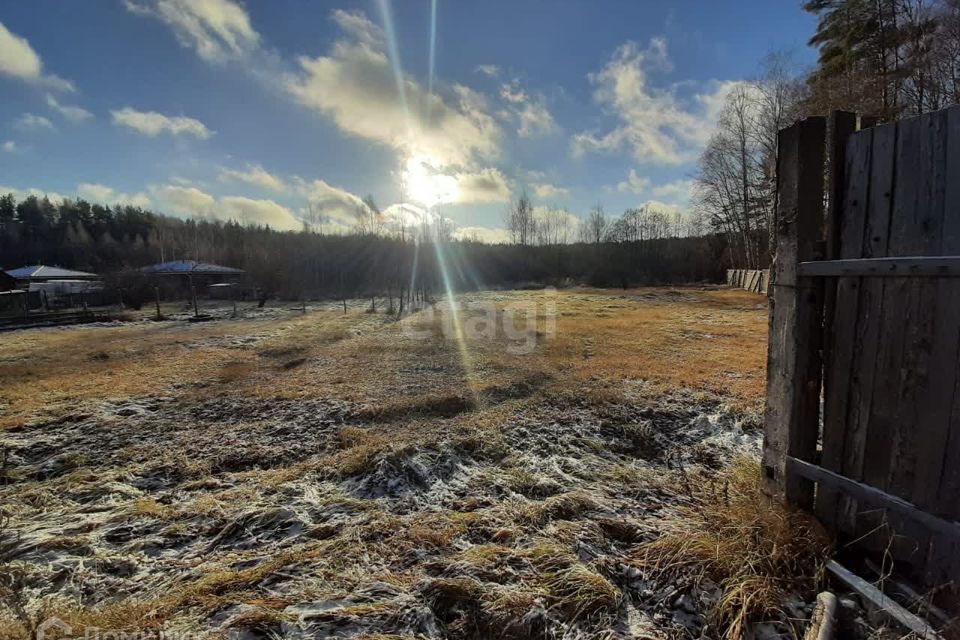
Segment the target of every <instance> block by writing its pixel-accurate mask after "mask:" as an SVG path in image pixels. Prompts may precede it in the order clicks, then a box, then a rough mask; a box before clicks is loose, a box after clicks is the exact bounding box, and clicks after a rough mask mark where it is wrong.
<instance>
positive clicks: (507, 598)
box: [0, 290, 765, 638]
mask: <svg viewBox="0 0 960 640" xmlns="http://www.w3.org/2000/svg"><path fill="white" fill-rule="evenodd" d="M530 295H536V294H531V293H510V292H506V293H505V292H500V293H496V294H476V299H477V300H486V301H491V302H493V303H494V304H498V305H502V304H505V303H507V302H509V301H511V300H515V299H518V298H520V297H522V296H530ZM557 305H558V311H559V318H558V331H557V338H556V339H555V340H554V341H553V342H544V343H543V344H540V343H538V348H537V349H536V350H535V351H534V352H533V353H531V354H526V355H516V354H511V352H509V351H508V350H507V349H506V348H505V346H506V343H505V342H504V340H503V339H501V338H497V339H493V340H486V339H483V340H475V341H471V342H470V343H469V344H468V351H469V354H470V359H469V363H466V364H465V363H464V361H463V359H462V352H461V351H460V349H459V348H458V346H457V344H456V343H454V342H451V341H448V340H446V339H445V338H443V336H442V332H440V331H439V329H437V330H434V331H430V332H427V337H426V338H419V339H417V338H413V337H411V335H410V333H409V332H407V331H404V330H403V329H404V327H403V323H417V322H427V321H426V320H423V319H421V318H419V316H416V315H415V316H410V317H408V318H405V319H404V320H402V321H401V322H396V321H394V319H393V318H388V317H386V316H383V315H378V314H369V313H365V312H364V310H363V308H362V307H360V306H358V307H356V308H351V309H350V310H349V312H348V313H347V314H343V313H342V309H339V308H336V307H331V308H329V309H325V308H316V309H312V310H310V312H308V313H307V314H302V313H300V312H299V311H289V312H288V313H286V314H284V313H280V312H274V313H273V314H272V315H271V316H270V317H268V318H264V317H247V318H241V319H236V320H230V319H222V320H220V321H218V322H215V323H206V324H204V325H203V326H196V325H190V324H187V323H176V322H174V323H167V324H149V325H138V324H137V323H131V325H129V326H124V327H121V328H116V327H98V328H87V329H83V330H80V329H77V330H73V331H70V330H57V331H56V332H48V333H44V332H42V331H31V332H24V334H23V339H22V340H20V341H19V342H18V343H17V344H16V345H6V344H5V345H0V382H2V383H3V384H2V385H0V389H3V390H4V391H3V394H4V397H3V406H4V411H5V414H6V415H5V416H4V418H3V422H0V424H2V425H3V426H4V427H6V430H5V431H2V432H0V434H2V435H0V440H2V445H3V447H4V450H5V451H6V453H5V457H4V459H5V460H6V462H5V466H4V468H3V470H2V474H3V475H2V478H3V479H2V482H0V505H2V507H0V508H2V510H3V519H2V521H0V522H2V526H0V562H2V564H3V566H2V571H0V573H2V575H3V576H4V578H3V579H4V582H3V584H2V585H0V605H2V606H0V609H2V611H0V637H4V638H8V637H9V638H28V637H32V635H33V633H34V631H35V628H36V625H37V624H38V623H39V621H41V620H43V619H44V618H45V617H47V616H49V615H56V616H58V617H59V618H61V619H62V620H64V621H65V622H67V623H68V624H70V625H71V626H73V627H74V632H75V633H76V632H77V631H81V630H84V629H91V628H100V629H111V630H116V631H131V632H132V631H144V632H148V633H151V634H158V633H159V632H161V631H164V632H191V633H198V634H202V635H210V636H222V635H223V634H226V633H227V632H232V631H239V632H242V633H244V634H248V635H249V637H261V636H271V637H277V636H284V637H287V636H293V637H329V636H349V637H367V638H373V637H391V636H394V637H396V636H402V637H411V636H421V637H431V638H463V637H468V638H470V637H473V638H488V637H504V638H535V637H568V638H574V637H625V638H626V637H664V636H677V637H680V636H683V635H686V634H699V633H701V631H704V629H706V633H707V635H708V636H709V635H711V634H714V633H715V630H716V628H715V626H714V627H711V626H709V625H711V624H712V625H716V624H718V623H717V622H716V619H715V617H712V616H714V614H713V613H712V612H713V611H714V609H715V606H716V602H717V600H718V599H719V598H726V597H728V595H727V591H724V589H725V588H726V587H725V583H724V582H723V579H722V577H717V576H713V577H709V576H705V575H704V573H703V571H702V569H700V568H698V567H692V566H690V567H684V566H681V565H678V569H677V571H676V572H673V573H670V574H668V573H666V572H664V571H663V570H662V568H661V567H659V566H655V565H653V564H647V563H645V562H642V561H641V559H642V558H645V557H646V558H649V557H650V556H649V553H650V552H649V550H650V549H653V548H657V547H651V546H650V545H657V544H660V545H666V543H665V542H663V540H664V538H663V535H664V533H665V532H666V531H667V530H668V529H669V528H668V527H667V526H666V525H665V524H664V523H666V522H671V521H674V520H671V518H675V517H676V514H677V513H682V510H683V509H684V508H687V507H689V506H690V505H694V504H697V500H699V498H698V494H697V493H696V492H695V491H694V490H693V488H691V483H693V482H695V481H696V482H701V481H703V482H707V481H708V480H709V479H710V478H719V477H721V476H719V475H718V473H719V472H718V471H717V470H718V469H722V468H724V466H725V465H726V463H727V462H728V461H729V460H731V459H732V457H733V456H734V455H735V454H738V453H743V452H744V451H746V452H748V453H750V452H755V451H757V448H758V446H759V439H760V436H759V433H758V432H757V431H756V430H755V429H754V428H752V426H751V425H753V424H755V415H756V408H757V404H758V396H757V392H756V389H757V387H758V385H759V384H760V383H762V370H760V371H758V367H762V363H763V354H762V348H763V335H762V330H763V328H764V327H765V323H764V315H763V311H762V308H759V307H758V306H757V304H756V301H755V299H754V298H753V297H751V296H750V294H746V293H745V292H720V291H713V292H712V291H697V290H689V291H683V292H679V293H670V292H659V291H656V290H650V291H641V292H635V293H631V294H630V295H628V296H611V295H608V294H606V293H601V292H591V291H574V292H561V293H560V294H559V295H558V300H557ZM606 307H609V308H610V309H609V311H604V312H603V313H597V312H598V310H600V309H603V308H606ZM442 320H443V318H442V317H441V318H439V319H437V318H435V319H434V320H432V322H441V321H442ZM638 324H642V325H643V326H644V331H643V332H642V335H636V332H634V331H633V329H631V327H636V326H638ZM704 336H710V337H709V338H705V337H704ZM587 340H589V341H590V344H591V347H590V349H589V352H586V351H585V350H584V346H583V345H584V344H585V343H586V341H587ZM725 349H726V350H728V352H729V350H736V358H735V359H732V360H731V359H730V358H724V357H723V353H724V350H725ZM53 352H56V354H57V357H54V354H53ZM91 353H98V354H99V353H104V354H106V357H105V358H103V357H98V358H96V359H93V360H91V359H90V354H91ZM38 361H43V362H48V363H49V366H47V367H45V368H40V369H31V370H30V371H31V373H30V374H29V376H27V375H26V374H24V371H26V369H27V367H31V366H32V363H36V362H38ZM687 362H689V363H691V364H690V365H689V366H686V367H684V366H680V365H679V364H678V363H681V364H682V363H687ZM26 378H29V379H30V381H31V383H32V384H34V385H35V387H34V388H35V389H47V390H51V391H50V394H51V395H50V397H48V398H46V399H44V398H43V397H39V396H38V395H37V394H36V393H35V392H34V393H30V392H29V390H27V389H25V388H24V387H23V385H22V383H23V381H24V380H25V379H26ZM731 381H732V382H731ZM8 390H9V391H8ZM694 479H696V480H694ZM718 481H719V480H718ZM661 548H663V549H664V551H663V553H666V549H667V547H666V546H662V547H661ZM644 549H646V550H648V551H647V553H648V555H647V556H644V555H642V553H643V552H642V550H644ZM709 580H713V584H714V585H715V588H713V587H711V586H710V583H709Z"/></svg>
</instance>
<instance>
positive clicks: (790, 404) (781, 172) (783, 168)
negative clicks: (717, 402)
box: [763, 117, 825, 508]
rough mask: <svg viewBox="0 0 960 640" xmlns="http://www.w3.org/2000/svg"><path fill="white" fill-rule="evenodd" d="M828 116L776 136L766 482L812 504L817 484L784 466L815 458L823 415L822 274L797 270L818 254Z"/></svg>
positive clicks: (794, 499)
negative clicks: (809, 275) (814, 275)
mask: <svg viewBox="0 0 960 640" xmlns="http://www.w3.org/2000/svg"><path fill="white" fill-rule="evenodd" d="M824 131H825V121H824V119H823V118H822V117H812V118H807V119H805V120H803V121H801V122H798V123H796V124H794V125H793V126H791V127H788V128H787V129H784V130H783V131H781V132H780V134H779V135H778V138H777V144H778V148H779V153H778V165H779V167H778V176H779V184H778V202H779V205H778V207H779V210H778V215H777V228H776V232H777V257H776V260H775V261H774V265H773V269H772V274H771V279H772V286H773V287H774V292H773V295H772V297H771V304H770V321H769V322H770V329H769V336H770V344H769V348H768V352H767V402H766V409H765V412H764V451H763V466H764V474H765V478H766V488H767V490H768V491H769V492H771V493H780V492H782V493H783V495H784V496H785V497H786V499H787V500H788V501H789V502H790V503H792V504H795V505H797V506H800V507H804V508H810V507H812V506H813V483H811V482H809V481H807V480H804V479H803V478H801V477H800V476H797V475H796V474H790V473H788V472H787V469H786V460H787V456H793V457H796V458H799V459H801V460H813V458H814V456H815V455H816V446H817V438H818V435H819V434H818V430H819V414H820V375H821V365H822V362H821V358H820V348H821V341H822V337H823V334H822V332H821V321H822V313H823V286H822V281H818V280H817V279H814V278H807V277H803V276H799V275H798V274H797V266H798V265H799V263H801V262H804V261H807V260H814V259H817V258H818V257H819V254H818V247H819V245H820V243H819V240H820V232H821V228H822V225H823V154H824Z"/></svg>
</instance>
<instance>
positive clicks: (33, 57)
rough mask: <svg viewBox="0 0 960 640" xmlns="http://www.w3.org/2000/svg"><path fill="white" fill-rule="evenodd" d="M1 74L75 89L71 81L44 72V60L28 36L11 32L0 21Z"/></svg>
mask: <svg viewBox="0 0 960 640" xmlns="http://www.w3.org/2000/svg"><path fill="white" fill-rule="evenodd" d="M0 75H5V76H9V77H12V78H16V79H18V80H23V81H25V82H29V83H32V84H36V85H40V86H44V87H48V88H50V89H55V90H60V91H73V90H74V87H73V84H72V83H71V82H69V81H68V80H64V79H63V78H59V77H57V76H55V75H53V74H45V73H43V61H42V60H41V59H40V56H39V55H37V52H36V51H34V50H33V47H31V46H30V43H29V42H27V40H26V38H21V37H20V36H18V35H16V34H15V33H11V32H10V30H9V29H7V28H6V27H5V26H4V24H3V23H2V22H0Z"/></svg>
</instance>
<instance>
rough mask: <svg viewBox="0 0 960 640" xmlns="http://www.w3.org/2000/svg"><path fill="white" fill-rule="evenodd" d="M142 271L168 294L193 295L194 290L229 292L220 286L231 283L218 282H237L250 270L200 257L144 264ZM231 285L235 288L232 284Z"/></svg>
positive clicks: (209, 292)
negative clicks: (214, 262)
mask: <svg viewBox="0 0 960 640" xmlns="http://www.w3.org/2000/svg"><path fill="white" fill-rule="evenodd" d="M140 272H141V273H143V274H144V275H145V276H147V277H148V278H149V279H150V280H152V281H153V282H154V284H155V285H156V286H157V287H159V288H160V289H161V290H162V291H163V293H164V296H163V297H164V298H175V297H182V296H190V295H193V293H194V292H196V293H197V294H202V295H203V294H210V295H211V297H214V294H216V296H217V297H219V296H220V295H221V294H223V293H226V292H221V291H219V289H226V288H228V287H222V286H221V287H217V286H216V285H224V284H236V283H238V282H239V281H240V279H241V278H242V277H243V276H244V274H245V273H246V272H245V271H244V270H243V269H235V268H234V267H225V266H223V265H219V264H211V263H209V262H197V261H196V260H174V261H173V262H161V263H159V264H152V265H149V266H146V267H143V268H141V269H140ZM230 289H231V291H233V288H232V287H231V288H230Z"/></svg>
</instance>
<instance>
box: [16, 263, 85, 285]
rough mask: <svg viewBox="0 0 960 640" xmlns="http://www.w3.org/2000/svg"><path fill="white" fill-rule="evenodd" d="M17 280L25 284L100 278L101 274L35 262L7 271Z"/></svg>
mask: <svg viewBox="0 0 960 640" xmlns="http://www.w3.org/2000/svg"><path fill="white" fill-rule="evenodd" d="M7 273H9V274H10V275H11V276H13V277H14V279H15V280H17V281H18V282H21V283H23V284H30V283H32V282H49V281H50V280H99V279H100V276H98V275H97V274H95V273H87V272H86V271H74V270H73V269H64V268H63V267H50V266H47V265H44V264H35V265H32V266H29V267H19V268H17V269H11V270H9V271H7Z"/></svg>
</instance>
